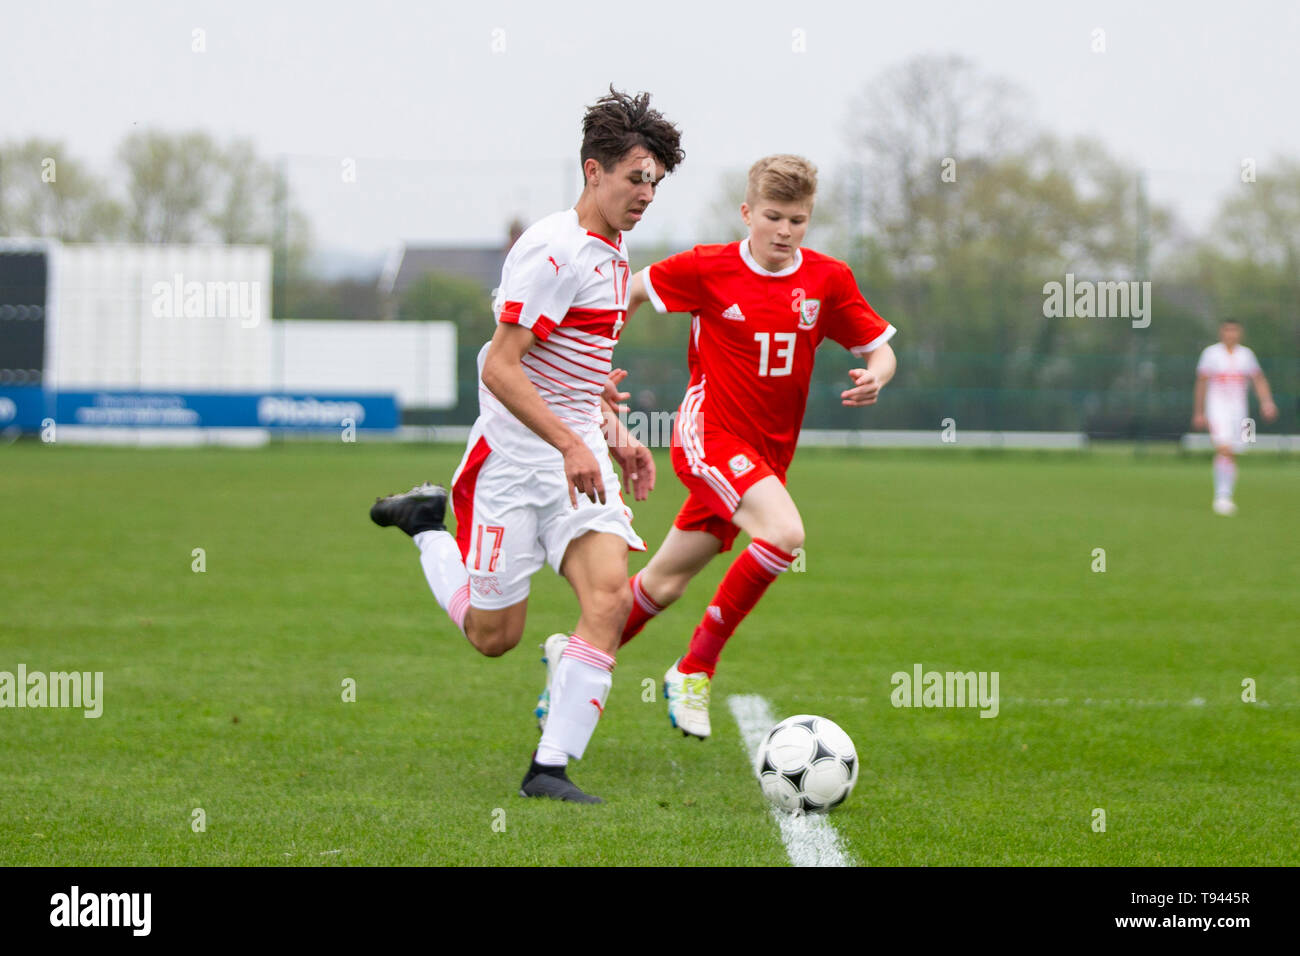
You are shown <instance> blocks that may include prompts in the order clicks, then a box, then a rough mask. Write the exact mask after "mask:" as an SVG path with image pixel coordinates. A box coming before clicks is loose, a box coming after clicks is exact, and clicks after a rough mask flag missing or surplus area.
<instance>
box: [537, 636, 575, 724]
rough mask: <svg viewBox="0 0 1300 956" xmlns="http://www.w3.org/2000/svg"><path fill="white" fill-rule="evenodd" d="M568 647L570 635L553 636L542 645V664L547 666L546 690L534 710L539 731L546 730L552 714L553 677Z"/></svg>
mask: <svg viewBox="0 0 1300 956" xmlns="http://www.w3.org/2000/svg"><path fill="white" fill-rule="evenodd" d="M568 646H569V635H568V634H552V635H551V636H550V637H548V638H547V639H546V640H545V641H544V642H543V643H542V644H541V648H542V663H543V664H545V665H546V689H545V690H544V691H542V692H541V693H540V694H538V695H537V706H536V707H534V708H533V716H534V717H536V718H537V729H538V730H543V731H544V730H546V715H547V714H549V713H550V712H551V676H552V675H553V674H554V673H555V668H556V666H557V665H558V664H559V663H560V655H561V654H563V653H564V649H565V648H566V647H568Z"/></svg>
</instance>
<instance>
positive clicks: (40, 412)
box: [0, 387, 400, 431]
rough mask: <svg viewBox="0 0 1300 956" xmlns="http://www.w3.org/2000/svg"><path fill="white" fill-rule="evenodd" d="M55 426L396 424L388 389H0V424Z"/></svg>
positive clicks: (330, 426)
mask: <svg viewBox="0 0 1300 956" xmlns="http://www.w3.org/2000/svg"><path fill="white" fill-rule="evenodd" d="M51 417H52V418H53V419H54V420H55V422H56V423H57V424H59V425H91V426H93V425H100V426H106V427H114V428H270V429H287V430H294V431H303V430H311V429H330V430H334V429H338V428H340V427H344V426H346V425H348V424H351V425H352V426H354V427H356V428H358V429H371V430H389V431H391V430H393V429H395V428H397V426H398V424H399V423H400V417H399V414H398V410H397V401H396V399H395V398H394V397H393V396H392V395H329V394H312V395H308V394H303V393H275V392H123V391H113V390H108V389H104V390H98V391H89V392H80V391H78V392H52V391H47V390H45V389H42V388H39V387H18V388H0V428H8V427H11V426H13V425H18V426H19V427H20V428H22V429H24V430H35V429H38V428H39V427H40V426H41V422H42V420H43V419H46V418H51Z"/></svg>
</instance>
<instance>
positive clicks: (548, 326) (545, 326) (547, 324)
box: [533, 315, 557, 342]
mask: <svg viewBox="0 0 1300 956" xmlns="http://www.w3.org/2000/svg"><path fill="white" fill-rule="evenodd" d="M556 324H557V323H556V321H555V320H554V319H548V318H547V317H546V316H544V315H539V316H538V317H537V321H536V322H534V323H533V335H535V336H537V337H538V338H539V339H541V340H542V341H543V342H545V341H546V340H547V339H549V338H550V337H551V332H552V331H554V329H555V326H556Z"/></svg>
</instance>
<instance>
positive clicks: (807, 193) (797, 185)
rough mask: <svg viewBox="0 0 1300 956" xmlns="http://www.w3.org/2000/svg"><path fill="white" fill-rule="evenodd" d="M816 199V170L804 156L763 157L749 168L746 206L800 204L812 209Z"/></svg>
mask: <svg viewBox="0 0 1300 956" xmlns="http://www.w3.org/2000/svg"><path fill="white" fill-rule="evenodd" d="M816 195H817V167H816V166H814V165H813V164H812V163H810V162H808V160H806V159H804V158H803V157H802V156H792V155H791V154H789V153H778V154H777V155H775V156H764V157H763V158H762V159H760V160H759V161H758V162H756V163H755V164H754V165H753V166H750V167H749V182H748V184H747V185H746V187H745V202H746V203H748V204H749V205H750V206H753V205H754V203H756V202H758V200H760V199H769V200H771V201H773V202H801V203H807V204H808V205H809V206H811V205H812V203H813V199H814V198H815V197H816Z"/></svg>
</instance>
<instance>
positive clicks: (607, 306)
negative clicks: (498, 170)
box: [479, 209, 629, 466]
mask: <svg viewBox="0 0 1300 956" xmlns="http://www.w3.org/2000/svg"><path fill="white" fill-rule="evenodd" d="M628 282H629V272H628V260H627V248H626V246H625V245H624V243H623V236H622V234H621V233H620V234H619V235H618V237H617V241H615V242H610V241H609V240H608V239H606V238H604V237H603V236H599V235H597V234H596V233H594V232H588V231H587V230H586V229H584V228H583V227H582V226H581V225H579V224H578V213H577V210H574V209H566V210H564V211H563V212H557V213H555V214H554V215H551V216H547V217H546V218H545V219H542V220H540V221H539V222H537V223H535V224H534V225H533V226H531V227H530V228H529V229H528V230H527V231H526V232H524V234H523V235H522V236H520V237H519V239H518V240H517V241H516V242H515V244H514V246H513V247H511V249H510V253H509V255H507V256H506V262H505V265H504V266H503V267H502V269H501V285H500V287H499V288H498V289H497V290H496V295H495V298H494V300H493V305H492V307H493V311H494V312H495V314H496V318H497V321H498V322H504V323H512V324H516V325H521V326H523V327H524V328H526V329H531V330H532V332H533V334H534V335H535V336H536V337H537V341H536V342H534V343H533V346H532V348H530V349H529V350H528V351H527V352H526V353H524V356H523V359H522V365H523V368H524V373H525V374H526V375H527V376H528V379H529V381H531V382H532V383H533V386H534V387H535V388H536V389H537V391H538V394H540V395H541V396H542V399H543V400H544V401H545V402H546V404H547V406H548V407H549V408H550V410H551V411H552V412H554V413H555V415H556V416H557V417H558V418H559V419H560V420H561V421H563V422H564V423H565V424H566V425H568V426H569V427H570V428H572V429H573V430H574V431H575V432H577V433H578V434H579V435H583V436H590V435H592V434H593V433H594V434H596V435H599V434H600V429H601V422H602V415H601V407H600V393H601V390H602V389H603V388H604V386H605V380H606V379H607V378H608V377H609V372H610V369H611V367H612V363H613V357H614V345H615V343H616V342H617V341H618V336H619V332H620V330H621V329H622V328H623V322H624V320H625V319H626V317H627V293H628ZM482 358H483V353H480V356H479V370H480V374H479V420H480V422H481V423H482V430H483V435H484V437H486V439H487V441H488V444H489V445H490V446H491V448H492V450H493V451H495V452H499V453H500V454H501V455H503V456H504V457H506V458H509V459H510V460H512V461H515V462H518V463H520V464H527V465H549V466H554V465H557V464H559V463H560V462H562V461H563V456H561V454H560V453H559V451H557V450H556V449H555V448H553V447H552V446H551V445H549V444H548V443H547V442H546V441H544V440H543V439H542V438H540V437H538V435H537V434H536V433H535V432H533V431H532V430H531V429H530V428H529V427H528V426H527V425H525V424H523V423H522V422H521V421H519V419H517V418H515V416H514V415H513V414H511V413H510V411H509V410H508V409H506V407H505V406H504V405H502V404H501V403H500V402H499V401H497V399H496V397H495V396H494V395H492V393H491V392H489V391H488V390H487V389H486V388H485V387H484V386H483V376H482Z"/></svg>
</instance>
